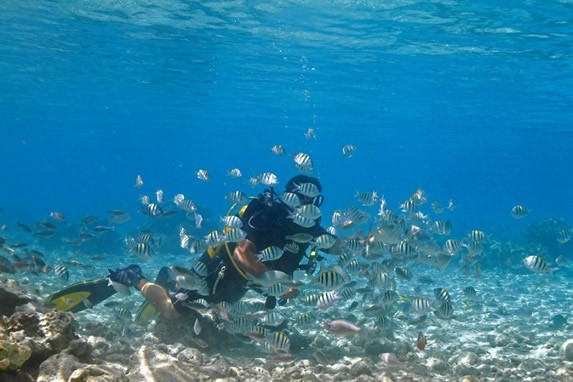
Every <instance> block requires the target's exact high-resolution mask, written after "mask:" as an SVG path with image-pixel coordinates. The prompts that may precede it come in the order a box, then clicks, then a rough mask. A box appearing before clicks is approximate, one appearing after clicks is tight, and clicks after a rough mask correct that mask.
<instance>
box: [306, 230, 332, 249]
mask: <svg viewBox="0 0 573 382" xmlns="http://www.w3.org/2000/svg"><path fill="white" fill-rule="evenodd" d="M334 243H336V238H335V237H334V236H332V235H330V234H327V233H326V234H323V235H320V236H318V237H317V238H316V239H314V240H313V241H312V242H311V244H312V245H314V246H315V247H316V248H319V249H328V248H330V247H332V246H333V245H334Z"/></svg>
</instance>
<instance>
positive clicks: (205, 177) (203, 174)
mask: <svg viewBox="0 0 573 382" xmlns="http://www.w3.org/2000/svg"><path fill="white" fill-rule="evenodd" d="M197 179H199V180H202V181H204V182H207V181H209V179H210V177H209V171H207V170H205V169H199V170H198V171H197Z"/></svg>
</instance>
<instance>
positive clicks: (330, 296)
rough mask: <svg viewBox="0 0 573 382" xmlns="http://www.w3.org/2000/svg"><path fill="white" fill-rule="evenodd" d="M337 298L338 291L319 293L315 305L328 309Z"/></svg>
mask: <svg viewBox="0 0 573 382" xmlns="http://www.w3.org/2000/svg"><path fill="white" fill-rule="evenodd" d="M339 298H340V297H339V296H338V293H337V292H336V291H335V290H333V291H330V292H324V293H321V294H320V296H318V301H317V302H316V307H317V308H318V309H328V308H330V307H331V306H332V305H334V303H335V302H336V301H338V299H339Z"/></svg>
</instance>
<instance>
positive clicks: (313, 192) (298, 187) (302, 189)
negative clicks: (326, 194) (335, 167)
mask: <svg viewBox="0 0 573 382" xmlns="http://www.w3.org/2000/svg"><path fill="white" fill-rule="evenodd" d="M294 192H298V193H299V194H301V195H304V196H306V197H309V198H314V197H315V196H318V195H320V190H319V189H318V187H317V185H316V184H314V183H310V182H308V183H300V184H296V183H295V185H294Z"/></svg>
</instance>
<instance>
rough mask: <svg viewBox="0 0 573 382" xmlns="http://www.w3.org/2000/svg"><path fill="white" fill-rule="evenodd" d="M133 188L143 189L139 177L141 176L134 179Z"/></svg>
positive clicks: (141, 180)
mask: <svg viewBox="0 0 573 382" xmlns="http://www.w3.org/2000/svg"><path fill="white" fill-rule="evenodd" d="M135 187H136V188H141V187H143V178H142V177H141V175H137V177H136V178H135Z"/></svg>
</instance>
